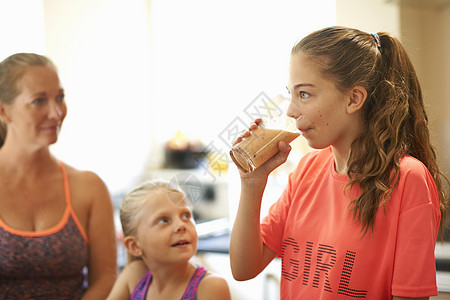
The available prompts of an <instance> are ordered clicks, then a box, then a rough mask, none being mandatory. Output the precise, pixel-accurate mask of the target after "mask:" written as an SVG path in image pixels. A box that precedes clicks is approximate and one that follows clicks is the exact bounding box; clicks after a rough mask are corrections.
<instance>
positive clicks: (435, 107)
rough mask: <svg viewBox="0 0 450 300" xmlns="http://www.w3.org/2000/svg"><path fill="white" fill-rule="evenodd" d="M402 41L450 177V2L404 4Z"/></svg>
mask: <svg viewBox="0 0 450 300" xmlns="http://www.w3.org/2000/svg"><path fill="white" fill-rule="evenodd" d="M399 5H400V8H401V10H400V12H401V14H400V25H401V33H402V41H403V43H404V44H405V47H406V48H407V50H408V53H409V54H410V56H411V59H412V61H413V63H414V65H415V67H416V71H417V75H418V76H419V79H420V80H421V83H422V88H423V92H424V101H425V103H426V106H427V110H428V114H429V119H430V127H431V133H432V141H433V143H434V144H435V145H436V146H437V152H438V160H439V164H440V166H441V168H442V170H443V171H444V172H446V174H447V176H450V84H449V79H450V1H423V2H421V3H416V2H415V1H402V2H400V3H399Z"/></svg>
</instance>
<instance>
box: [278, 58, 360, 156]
mask: <svg viewBox="0 0 450 300" xmlns="http://www.w3.org/2000/svg"><path fill="white" fill-rule="evenodd" d="M287 89H288V91H289V93H290V95H291V104H290V106H289V109H288V115H289V117H291V118H295V119H296V125H297V128H298V129H299V130H300V131H301V133H302V135H303V137H304V138H305V139H306V140H307V141H308V144H309V146H310V147H312V148H315V149H322V148H326V147H328V146H330V145H331V146H339V144H341V143H343V142H346V141H348V140H349V139H353V138H354V136H349V134H348V132H349V131H350V130H349V126H353V125H354V124H353V125H352V124H351V123H350V119H349V118H348V113H347V99H348V97H349V95H347V94H344V93H342V92H341V91H339V90H338V89H337V88H336V86H335V84H334V82H333V81H331V80H329V79H327V78H326V77H324V76H323V75H322V74H321V73H320V71H319V70H318V69H317V67H316V66H315V65H314V64H313V63H312V62H311V60H308V58H307V57H306V56H305V55H304V54H303V53H301V52H300V53H298V54H295V55H292V56H291V60H290V65H289V80H288V84H287Z"/></svg>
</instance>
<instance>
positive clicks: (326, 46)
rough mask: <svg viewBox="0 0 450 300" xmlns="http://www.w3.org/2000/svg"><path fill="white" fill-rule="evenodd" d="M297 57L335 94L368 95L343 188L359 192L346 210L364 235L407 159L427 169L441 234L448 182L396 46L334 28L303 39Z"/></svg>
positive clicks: (416, 87) (411, 74) (389, 39)
mask: <svg viewBox="0 0 450 300" xmlns="http://www.w3.org/2000/svg"><path fill="white" fill-rule="evenodd" d="M299 52H302V53H303V54H306V55H307V56H308V58H309V59H311V60H312V61H313V62H314V63H316V64H317V65H318V66H319V69H320V70H321V72H322V74H324V75H325V76H327V77H328V78H330V79H332V80H333V81H334V82H335V84H336V87H337V88H338V89H339V90H341V91H348V90H349V89H350V88H352V87H354V86H357V85H359V86H362V87H364V88H365V89H366V90H367V93H368V96H367V99H366V102H365V104H364V106H363V108H362V109H363V115H364V118H365V124H366V126H367V128H365V130H364V134H363V135H361V136H359V137H358V138H357V139H356V140H355V141H354V142H353V143H352V145H351V150H350V156H349V160H348V176H349V178H350V182H349V184H348V185H347V187H348V188H351V187H353V186H355V185H358V186H359V187H360V189H361V190H362V192H361V194H360V195H359V197H358V198H357V199H353V200H352V201H351V202H350V205H349V208H350V209H351V211H352V212H353V217H354V218H355V219H356V220H358V221H359V222H360V223H361V226H362V231H363V233H364V234H365V233H366V232H367V231H368V230H370V231H373V228H374V223H375V216H376V213H377V211H378V209H379V207H380V205H385V204H386V202H387V201H388V200H389V199H390V196H391V194H392V191H393V190H394V188H395V187H396V185H397V183H398V180H399V178H400V166H399V162H400V159H401V158H402V157H403V156H404V155H405V154H408V155H411V156H413V157H415V158H416V159H418V160H420V161H421V162H422V163H423V164H424V165H425V166H426V167H427V168H428V170H429V172H430V173H431V175H432V177H433V179H434V181H435V183H436V187H437V190H438V193H439V201H440V211H441V226H440V232H441V235H442V232H443V229H444V228H445V226H446V223H445V219H446V208H447V202H448V199H447V195H446V193H445V188H444V186H443V181H442V179H443V180H445V181H446V182H447V183H449V181H448V179H447V178H446V177H445V176H444V174H443V173H442V172H441V171H440V169H439V166H438V164H437V159H436V151H435V149H434V147H433V146H432V145H431V142H430V133H429V128H428V117H427V114H426V111H425V107H424V103H423V98H422V90H421V87H420V84H419V80H418V78H417V75H416V72H415V71H414V67H413V65H412V63H411V61H410V59H409V57H408V55H407V53H406V51H405V49H404V48H403V46H402V45H401V43H400V41H399V40H398V39H397V38H395V37H393V36H392V35H390V34H389V33H385V32H379V33H377V34H376V35H375V34H369V33H366V32H362V31H360V30H357V29H352V28H347V27H339V26H335V27H328V28H325V29H322V30H319V31H316V32H313V33H311V34H310V35H308V36H307V37H305V38H304V39H302V40H301V41H300V42H299V43H298V44H297V45H295V46H294V48H293V49H292V54H293V55H294V54H296V53H299Z"/></svg>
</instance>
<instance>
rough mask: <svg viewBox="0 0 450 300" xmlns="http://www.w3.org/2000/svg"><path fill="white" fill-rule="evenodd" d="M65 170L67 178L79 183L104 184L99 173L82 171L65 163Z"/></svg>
mask: <svg viewBox="0 0 450 300" xmlns="http://www.w3.org/2000/svg"><path fill="white" fill-rule="evenodd" d="M64 169H65V170H66V173H67V176H69V177H70V178H71V179H76V180H79V181H84V182H88V183H95V182H97V183H102V182H103V181H102V179H101V178H100V176H98V175H97V173H95V172H93V171H90V170H80V169H77V168H75V167H73V166H71V165H68V164H66V163H64Z"/></svg>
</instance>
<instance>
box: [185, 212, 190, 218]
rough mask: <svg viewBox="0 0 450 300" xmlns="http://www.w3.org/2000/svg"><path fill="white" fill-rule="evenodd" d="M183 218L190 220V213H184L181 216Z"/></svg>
mask: <svg viewBox="0 0 450 300" xmlns="http://www.w3.org/2000/svg"><path fill="white" fill-rule="evenodd" d="M183 218H184V219H190V218H191V213H190V212H185V213H184V214H183Z"/></svg>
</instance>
